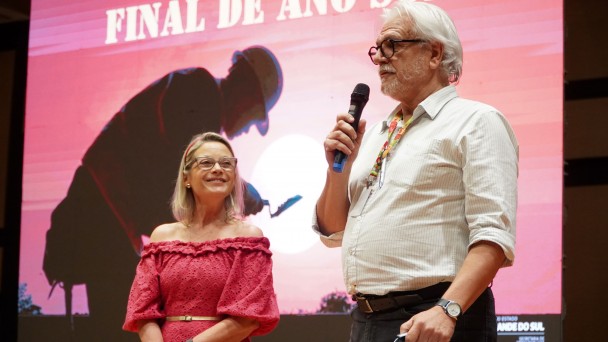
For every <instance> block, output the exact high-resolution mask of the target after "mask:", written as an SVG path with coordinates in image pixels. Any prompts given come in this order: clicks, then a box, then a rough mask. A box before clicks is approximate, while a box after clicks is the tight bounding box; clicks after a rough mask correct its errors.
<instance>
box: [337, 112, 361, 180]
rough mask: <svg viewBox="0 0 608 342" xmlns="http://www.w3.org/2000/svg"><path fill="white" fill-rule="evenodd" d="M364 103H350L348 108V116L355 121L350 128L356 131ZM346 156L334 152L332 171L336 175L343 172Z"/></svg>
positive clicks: (339, 152)
mask: <svg viewBox="0 0 608 342" xmlns="http://www.w3.org/2000/svg"><path fill="white" fill-rule="evenodd" d="M364 106H365V103H363V104H361V103H359V104H358V105H357V104H354V103H351V105H350V108H348V114H350V115H352V116H353V117H354V118H355V120H354V121H353V122H352V123H351V124H350V125H351V127H352V128H354V129H355V131H357V129H358V128H359V119H360V118H361V112H363V107H364ZM347 158H348V156H347V155H346V154H344V153H343V152H341V151H336V152H335V154H334V164H333V166H332V168H333V170H334V171H335V172H338V173H342V171H343V170H344V165H345V164H346V159H347Z"/></svg>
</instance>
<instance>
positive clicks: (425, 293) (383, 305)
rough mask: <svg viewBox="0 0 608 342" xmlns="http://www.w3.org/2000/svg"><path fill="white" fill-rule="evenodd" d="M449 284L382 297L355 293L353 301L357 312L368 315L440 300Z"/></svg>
mask: <svg viewBox="0 0 608 342" xmlns="http://www.w3.org/2000/svg"><path fill="white" fill-rule="evenodd" d="M450 284H451V283H448V282H446V283H439V284H436V285H433V286H429V287H425V288H422V289H419V290H414V291H400V292H389V293H387V294H385V295H383V296H377V295H365V294H361V293H357V294H355V295H353V300H354V301H356V302H357V308H358V309H359V311H361V312H363V313H366V314H369V313H374V312H383V311H389V310H395V309H399V308H404V307H409V306H414V305H418V304H420V303H422V302H424V301H427V300H435V299H437V300H438V299H439V298H441V296H442V295H443V294H444V293H445V291H446V290H447V289H448V287H450Z"/></svg>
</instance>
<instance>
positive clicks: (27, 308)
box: [17, 283, 42, 315]
mask: <svg viewBox="0 0 608 342" xmlns="http://www.w3.org/2000/svg"><path fill="white" fill-rule="evenodd" d="M26 291H27V284H26V283H20V284H19V302H18V304H17V310H18V311H17V312H18V313H19V314H20V315H41V314H42V310H41V309H42V308H41V307H40V306H38V305H35V304H34V303H32V295H29V294H27V293H26Z"/></svg>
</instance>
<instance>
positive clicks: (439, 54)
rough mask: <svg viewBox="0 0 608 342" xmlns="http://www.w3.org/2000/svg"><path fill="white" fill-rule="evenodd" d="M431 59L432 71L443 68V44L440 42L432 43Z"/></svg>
mask: <svg viewBox="0 0 608 342" xmlns="http://www.w3.org/2000/svg"><path fill="white" fill-rule="evenodd" d="M429 46H430V49H431V59H430V61H429V63H430V67H431V69H438V68H440V67H441V61H442V60H443V44H441V43H439V42H430V43H429Z"/></svg>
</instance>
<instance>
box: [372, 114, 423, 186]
mask: <svg viewBox="0 0 608 342" xmlns="http://www.w3.org/2000/svg"><path fill="white" fill-rule="evenodd" d="M413 118H414V117H413V116H411V117H410V118H409V119H408V120H407V121H406V122H405V124H403V126H401V127H400V128H399V130H397V134H395V136H394V137H393V133H395V130H396V128H397V124H398V123H399V121H401V120H403V113H402V112H401V111H399V112H398V113H396V114H395V115H394V116H393V119H392V120H391V123H390V125H389V126H388V137H387V139H386V142H384V145H383V146H382V148H381V149H380V153H378V157H376V162H375V163H374V166H372V169H371V171H370V172H369V176H368V178H367V186H368V187H369V186H370V185H372V183H373V182H374V180H376V178H378V176H380V179H379V181H378V187H379V188H381V187H382V184H383V183H384V172H385V171H386V160H387V159H388V156H389V155H390V153H391V151H392V149H393V147H395V145H397V143H398V142H399V141H400V140H401V137H402V136H403V134H404V133H405V131H406V130H407V128H408V127H409V126H410V124H411V123H412V119H413Z"/></svg>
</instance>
